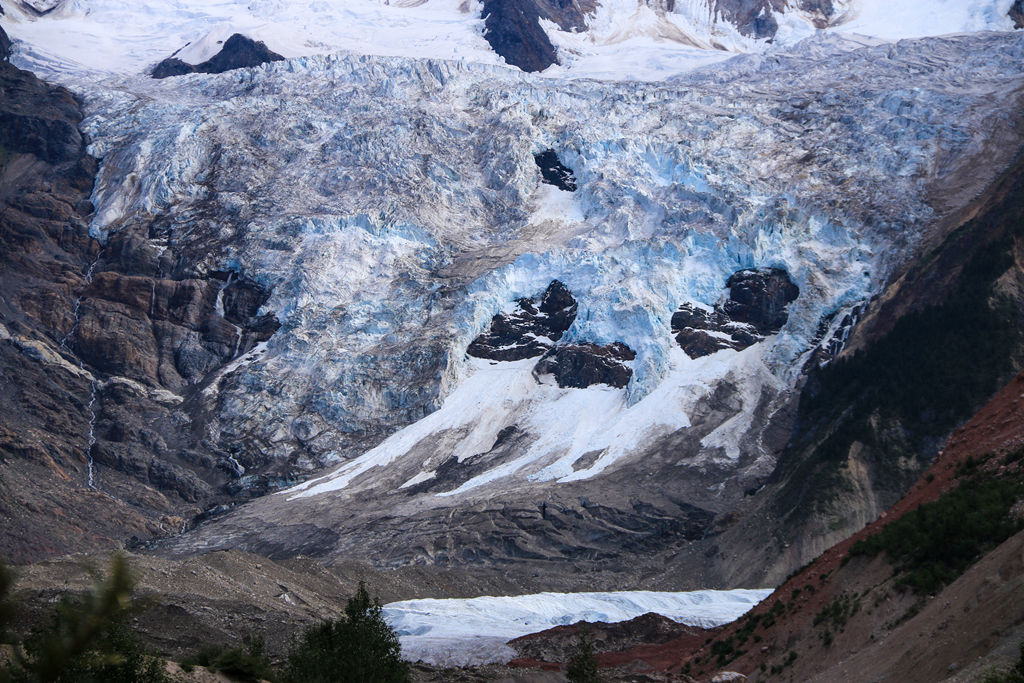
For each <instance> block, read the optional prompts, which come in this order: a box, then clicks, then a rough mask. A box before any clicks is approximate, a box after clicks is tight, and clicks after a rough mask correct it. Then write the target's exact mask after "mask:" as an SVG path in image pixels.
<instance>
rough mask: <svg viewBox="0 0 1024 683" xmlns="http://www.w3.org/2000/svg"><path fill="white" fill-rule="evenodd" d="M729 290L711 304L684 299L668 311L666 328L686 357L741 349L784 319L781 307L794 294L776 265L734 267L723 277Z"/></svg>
mask: <svg viewBox="0 0 1024 683" xmlns="http://www.w3.org/2000/svg"><path fill="white" fill-rule="evenodd" d="M726 287H728V290H729V294H728V297H727V298H726V299H725V301H724V302H721V303H716V304H715V306H714V308H713V309H710V310H709V309H707V308H702V307H700V306H697V305H694V304H690V303H686V304H682V305H681V306H680V307H679V310H678V311H676V312H675V313H673V314H672V333H673V334H674V335H675V337H676V342H677V343H678V344H679V346H680V347H682V349H683V351H685V352H686V355H688V356H690V357H691V358H700V357H702V356H707V355H710V354H712V353H715V352H716V351H720V350H722V349H736V350H737V351H739V350H742V349H745V348H747V347H748V346H751V345H753V344H756V343H757V342H759V341H761V340H762V339H764V338H765V337H766V336H768V335H771V334H775V333H776V332H778V331H779V330H780V329H782V326H783V325H785V324H786V319H787V317H788V313H787V307H788V306H789V304H791V303H792V302H793V301H795V300H796V298H797V296H799V294H800V288H799V287H797V286H796V285H795V284H794V283H793V281H792V280H790V278H789V275H788V274H787V273H786V271H784V270H781V269H779V268H762V269H758V270H740V271H737V272H736V273H733V275H732V276H730V277H729V279H728V281H727V282H726Z"/></svg>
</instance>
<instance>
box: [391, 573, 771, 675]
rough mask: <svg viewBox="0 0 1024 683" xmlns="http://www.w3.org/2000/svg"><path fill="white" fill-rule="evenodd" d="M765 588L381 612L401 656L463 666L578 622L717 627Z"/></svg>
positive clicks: (498, 600) (399, 607)
mask: <svg viewBox="0 0 1024 683" xmlns="http://www.w3.org/2000/svg"><path fill="white" fill-rule="evenodd" d="M770 593H771V590H770V589H736V590H728V591H716V590H702V591H690V592H680V593H669V592H654V591H621V592H612V593H538V594H535V595H517V596H512V597H490V596H485V597H479V598H470V599H448V600H435V599H425V600H405V601H403V602H392V603H390V604H387V605H384V618H385V619H386V620H387V621H388V623H389V624H390V625H391V626H392V628H394V629H395V630H396V631H397V632H398V636H399V639H400V640H401V642H402V653H403V656H404V657H405V658H406V659H408V660H410V661H417V660H422V661H424V662H427V663H430V664H436V665H440V666H466V665H471V664H486V663H491V662H507V661H508V660H509V659H511V658H513V657H514V656H515V652H514V651H513V650H512V649H511V648H509V647H506V646H504V643H505V642H507V641H509V640H512V639H513V638H518V637H519V636H524V635H527V634H529V633H536V632H538V631H543V630H545V629H548V628H551V627H554V626H561V625H564V624H573V623H576V622H578V621H590V622H596V621H603V622H609V623H610V622H617V621H626V620H628V619H633V618H634V617H638V616H640V615H642V614H647V613H648V612H655V613H657V614H661V615H663V616H665V617H668V618H669V619H672V620H674V621H678V622H680V623H683V624H688V625H691V626H700V627H703V628H710V627H713V626H719V625H721V624H726V623H728V622H730V621H734V620H735V619H737V618H739V617H740V616H742V615H743V614H745V613H746V612H747V611H749V610H750V609H751V608H752V607H753V606H754V605H756V604H757V603H758V602H760V601H761V600H763V599H764V598H765V597H767V596H768V595H769V594H770Z"/></svg>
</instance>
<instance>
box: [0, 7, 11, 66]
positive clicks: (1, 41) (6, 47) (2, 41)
mask: <svg viewBox="0 0 1024 683" xmlns="http://www.w3.org/2000/svg"><path fill="white" fill-rule="evenodd" d="M0 14H3V12H0ZM10 58H11V39H10V38H9V37H8V36H7V33H6V32H5V31H4V27H3V26H0V62H6V61H7V60H8V59H10Z"/></svg>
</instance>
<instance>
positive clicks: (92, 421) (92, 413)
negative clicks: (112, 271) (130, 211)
mask: <svg viewBox="0 0 1024 683" xmlns="http://www.w3.org/2000/svg"><path fill="white" fill-rule="evenodd" d="M101 256H103V250H102V249H101V250H100V251H99V252H97V254H96V258H95V259H94V260H93V262H92V263H91V264H90V265H89V268H88V270H86V271H85V287H83V288H82V291H83V292H84V291H85V289H86V288H88V286H89V285H90V284H92V276H93V273H94V272H95V270H96V265H97V264H98V263H99V262H100V257H101ZM83 297H84V294H80V295H78V297H77V298H76V299H75V303H74V306H73V307H72V309H71V315H72V317H73V318H74V322H73V323H72V324H71V329H70V330H68V333H67V334H65V335H64V337H63V338H61V340H60V348H61V350H62V351H64V352H65V353H66V354H69V355H71V356H73V357H74V359H75V360H76V361H77V362H78V367H79V368H80V369H82V370H85V363H83V362H82V359H81V358H80V357H79V356H78V355H77V354H74V353H72V352H71V349H70V348H68V340H69V339H71V337H73V336H74V335H75V334H77V333H78V323H79V322H80V309H81V306H82V298H83ZM98 388H99V382H98V381H97V380H96V378H95V376H93V378H92V379H91V380H90V381H89V403H88V404H87V408H88V410H89V437H88V441H87V443H88V445H87V446H86V447H85V464H86V468H87V472H88V474H87V478H86V484H87V485H88V486H89V488H91V489H95V488H96V483H95V468H94V464H93V460H92V447H93V446H95V445H96V407H95V406H96V398H97V389H98Z"/></svg>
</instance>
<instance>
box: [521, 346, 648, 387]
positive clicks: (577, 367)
mask: <svg viewBox="0 0 1024 683" xmlns="http://www.w3.org/2000/svg"><path fill="white" fill-rule="evenodd" d="M635 358H636V353H635V352H634V351H633V350H632V349H630V348H629V347H628V346H626V345H625V344H623V343H621V342H614V343H612V344H609V345H608V346H598V345H597V344H565V345H561V346H556V347H555V348H553V349H551V350H550V351H548V352H547V353H546V354H544V356H543V357H542V358H541V359H540V360H539V361H538V362H537V365H536V366H535V367H534V370H533V372H534V374H535V375H538V376H542V375H553V376H554V378H555V381H557V382H558V386H560V387H562V388H566V387H572V388H575V389H584V388H586V387H589V386H593V385H595V384H607V385H609V386H612V387H616V388H620V389H621V388H622V387H625V386H626V385H627V384H629V379H630V377H632V376H633V370H632V368H630V367H629V365H628V363H629V361H632V360H634V359H635Z"/></svg>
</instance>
